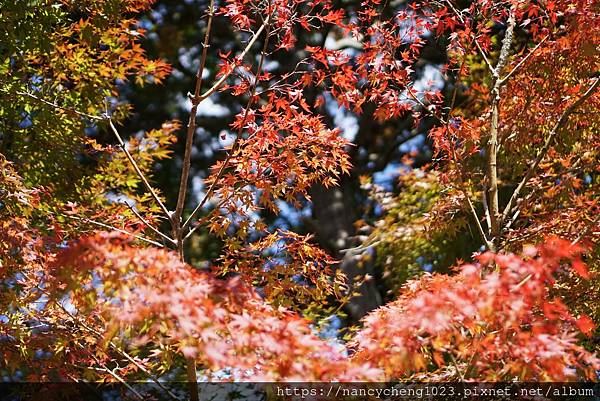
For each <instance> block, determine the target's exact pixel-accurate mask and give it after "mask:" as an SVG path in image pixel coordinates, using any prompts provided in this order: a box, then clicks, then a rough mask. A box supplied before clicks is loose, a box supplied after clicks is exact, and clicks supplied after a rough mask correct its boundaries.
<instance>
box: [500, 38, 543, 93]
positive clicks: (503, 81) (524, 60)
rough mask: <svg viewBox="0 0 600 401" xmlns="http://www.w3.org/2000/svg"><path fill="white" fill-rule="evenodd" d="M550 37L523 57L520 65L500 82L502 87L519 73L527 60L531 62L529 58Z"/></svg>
mask: <svg viewBox="0 0 600 401" xmlns="http://www.w3.org/2000/svg"><path fill="white" fill-rule="evenodd" d="M549 37H550V35H548V36H546V37H545V38H544V39H542V40H541V41H540V42H539V43H538V44H537V45H536V46H535V47H534V48H533V49H531V51H530V52H529V53H527V55H526V56H525V57H523V58H522V59H521V61H519V63H518V64H517V65H515V66H514V68H513V69H512V70H511V71H510V72H509V73H508V74H506V76H505V77H504V78H502V79H501V80H500V85H503V84H504V83H505V82H506V81H508V79H509V78H510V77H511V76H513V75H514V74H515V72H517V71H518V70H519V69H520V68H521V67H522V66H523V64H525V62H526V61H527V60H529V58H530V57H531V56H532V55H533V54H534V53H535V52H536V50H537V49H539V48H540V46H541V45H542V44H543V43H544V42H545V41H546V40H547V39H548V38H549Z"/></svg>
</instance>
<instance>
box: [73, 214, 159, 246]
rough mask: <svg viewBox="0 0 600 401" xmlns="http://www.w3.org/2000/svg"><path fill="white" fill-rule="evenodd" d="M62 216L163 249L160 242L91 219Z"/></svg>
mask: <svg viewBox="0 0 600 401" xmlns="http://www.w3.org/2000/svg"><path fill="white" fill-rule="evenodd" d="M63 216H65V217H67V218H70V219H74V220H81V221H84V222H86V223H90V224H94V225H97V226H99V227H103V228H106V229H109V230H113V231H118V232H120V233H121V234H125V235H129V236H131V237H133V238H137V239H139V240H140V241H144V242H147V243H149V244H152V245H154V246H157V247H159V248H164V245H163V244H161V243H160V242H156V241H154V240H151V239H148V238H146V237H142V236H141V235H137V234H134V233H130V232H129V231H126V230H122V229H120V228H117V227H114V226H111V225H109V224H104V223H102V222H99V221H96V220H91V219H88V218H82V217H77V216H70V215H67V214H65V215H63Z"/></svg>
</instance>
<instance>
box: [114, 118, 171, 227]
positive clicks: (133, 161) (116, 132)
mask: <svg viewBox="0 0 600 401" xmlns="http://www.w3.org/2000/svg"><path fill="white" fill-rule="evenodd" d="M108 124H109V125H110V129H111V130H112V132H113V134H114V135H115V137H116V138H117V141H118V142H119V147H120V148H121V149H122V150H123V152H125V155H126V156H127V159H128V160H129V163H130V164H131V165H132V166H133V169H134V170H135V172H136V174H137V175H138V177H140V179H141V180H142V182H143V183H144V185H145V186H146V188H147V189H148V191H149V192H150V194H151V195H152V197H153V198H154V200H155V201H156V203H158V205H159V206H160V208H161V209H162V211H163V213H164V214H165V215H166V217H167V218H168V219H169V221H171V220H172V216H171V213H170V212H169V210H168V209H167V208H166V207H165V205H164V203H163V202H162V201H161V200H160V198H159V197H158V195H157V194H156V191H154V189H153V188H152V186H151V185H150V183H149V182H148V180H147V179H146V176H145V175H144V173H142V170H140V167H139V166H138V164H137V163H136V161H135V159H134V158H133V156H131V153H129V150H127V146H126V145H125V142H124V141H123V138H121V135H120V134H119V131H117V128H116V127H115V125H114V124H113V122H112V119H111V118H110V117H109V118H108Z"/></svg>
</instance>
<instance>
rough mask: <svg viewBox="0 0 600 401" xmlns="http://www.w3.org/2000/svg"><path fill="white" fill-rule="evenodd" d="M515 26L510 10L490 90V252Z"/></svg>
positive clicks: (494, 231)
mask: <svg viewBox="0 0 600 401" xmlns="http://www.w3.org/2000/svg"><path fill="white" fill-rule="evenodd" d="M515 24H516V19H515V12H514V9H511V11H510V16H509V18H508V26H507V28H506V32H505V34H504V38H503V39H502V47H501V49H500V56H499V57H498V63H497V64H496V68H495V69H494V72H493V77H494V86H493V88H492V121H491V128H490V136H489V139H488V144H487V172H486V183H487V184H488V185H489V189H488V195H489V196H488V199H489V215H490V227H489V228H490V234H491V238H490V242H491V245H492V248H491V249H490V250H491V251H492V252H495V251H496V244H497V241H498V239H499V237H500V224H501V223H500V220H501V215H500V207H499V202H498V160H497V159H498V131H499V121H498V120H499V116H500V107H499V103H500V86H501V81H500V72H501V71H502V69H503V68H504V66H505V65H506V61H507V59H508V53H509V51H510V44H511V42H512V38H513V32H514V28H515Z"/></svg>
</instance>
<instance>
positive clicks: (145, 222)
mask: <svg viewBox="0 0 600 401" xmlns="http://www.w3.org/2000/svg"><path fill="white" fill-rule="evenodd" d="M124 203H125V204H126V205H127V207H128V208H129V210H131V212H132V213H133V214H135V215H136V217H137V218H138V219H139V220H140V221H141V222H142V223H143V224H144V225H145V226H146V227H148V228H149V229H150V230H152V231H153V232H154V233H155V234H157V235H158V236H160V237H161V238H163V239H164V240H165V241H167V242H169V243H170V244H173V245H175V244H176V242H175V240H174V239H173V238H171V237H169V236H167V235H165V234H163V233H162V232H161V231H160V230H159V229H157V228H156V227H154V226H153V225H152V224H150V223H149V222H148V221H147V220H146V219H145V218H144V217H142V215H141V214H140V213H139V212H138V211H137V210H135V207H133V205H130V204H129V202H124Z"/></svg>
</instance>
